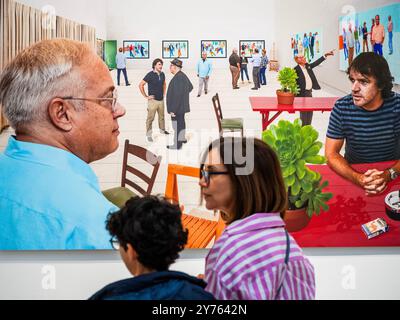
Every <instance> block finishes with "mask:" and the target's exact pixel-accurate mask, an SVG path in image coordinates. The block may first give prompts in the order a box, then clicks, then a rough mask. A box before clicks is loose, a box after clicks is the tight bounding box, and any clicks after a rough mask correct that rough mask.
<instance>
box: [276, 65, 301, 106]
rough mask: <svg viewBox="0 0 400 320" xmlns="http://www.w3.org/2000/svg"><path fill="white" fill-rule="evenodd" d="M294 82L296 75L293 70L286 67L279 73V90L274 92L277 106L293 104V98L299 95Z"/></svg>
mask: <svg viewBox="0 0 400 320" xmlns="http://www.w3.org/2000/svg"><path fill="white" fill-rule="evenodd" d="M296 80H297V73H296V71H295V70H294V69H292V68H289V67H286V68H283V69H282V70H281V71H279V74H278V81H279V82H280V84H281V89H280V90H277V91H276V95H277V97H278V103H279V104H293V102H294V96H295V95H296V94H298V93H299V87H298V86H297V82H296Z"/></svg>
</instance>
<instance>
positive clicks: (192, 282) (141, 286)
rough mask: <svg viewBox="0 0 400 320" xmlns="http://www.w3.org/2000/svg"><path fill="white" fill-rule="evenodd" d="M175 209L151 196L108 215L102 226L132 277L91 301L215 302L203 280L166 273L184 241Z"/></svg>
mask: <svg viewBox="0 0 400 320" xmlns="http://www.w3.org/2000/svg"><path fill="white" fill-rule="evenodd" d="M181 215H182V213H181V211H180V209H179V206H177V205H173V204H171V203H169V202H167V201H166V200H165V199H163V198H160V197H155V196H146V197H143V198H139V197H135V198H131V199H130V200H128V201H127V203H126V206H125V207H124V208H122V209H121V210H120V211H118V212H116V213H113V214H109V215H108V217H107V222H106V223H107V225H106V228H107V230H108V231H109V233H110V234H111V236H112V238H111V240H110V242H111V245H112V247H113V248H114V249H116V250H119V252H120V254H121V258H122V260H123V261H124V263H125V265H126V267H127V268H128V270H129V272H130V273H131V274H132V275H134V278H130V279H126V280H121V281H118V282H115V283H112V284H109V285H107V286H106V287H105V288H103V289H102V290H100V291H99V292H97V293H96V294H94V295H93V296H92V297H91V298H90V300H213V299H214V297H213V295H212V294H210V293H208V292H206V291H205V290H204V288H205V287H206V283H205V282H204V281H203V280H200V279H197V278H195V277H191V276H189V275H187V274H185V273H182V272H175V271H169V270H168V269H169V267H170V265H171V264H173V263H174V262H175V261H176V259H178V258H179V252H180V251H182V250H183V249H184V246H185V244H186V242H187V237H188V231H187V230H184V229H183V226H182V221H181Z"/></svg>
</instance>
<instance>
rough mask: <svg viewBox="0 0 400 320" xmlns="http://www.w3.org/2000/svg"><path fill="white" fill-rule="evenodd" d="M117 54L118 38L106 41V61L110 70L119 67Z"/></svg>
mask: <svg viewBox="0 0 400 320" xmlns="http://www.w3.org/2000/svg"><path fill="white" fill-rule="evenodd" d="M116 55H117V40H106V41H105V42H104V61H105V63H106V65H107V66H108V68H109V69H110V70H112V69H116V68H117V63H116V61H115V56H116Z"/></svg>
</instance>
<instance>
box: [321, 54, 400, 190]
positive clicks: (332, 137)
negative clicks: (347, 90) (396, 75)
mask: <svg viewBox="0 0 400 320" xmlns="http://www.w3.org/2000/svg"><path fill="white" fill-rule="evenodd" d="M348 75H349V79H350V81H351V83H352V88H351V90H352V94H351V95H348V96H346V97H344V98H342V99H340V100H338V101H337V102H336V105H335V107H334V108H333V111H332V114H331V117H330V121H329V127H328V132H327V139H326V145H325V155H326V158H327V160H328V164H329V166H330V167H331V168H332V169H333V170H334V171H336V172H337V173H338V174H339V175H341V176H342V177H344V178H346V179H348V180H350V181H352V182H353V183H355V184H356V185H358V186H360V187H362V188H363V189H365V191H366V194H367V195H375V194H380V193H382V192H383V191H384V190H385V189H386V186H387V183H388V182H389V181H391V180H394V179H396V178H397V177H398V175H399V173H400V161H399V159H400V139H399V135H400V95H399V94H397V93H394V92H392V88H393V77H392V75H391V73H390V70H389V65H388V63H387V62H386V60H385V58H383V57H381V56H379V55H377V54H375V53H373V52H366V53H362V54H360V55H359V56H358V57H357V58H356V59H355V60H354V62H353V63H352V65H351V66H350V67H349V70H348ZM345 141H346V148H345V155H344V157H343V156H342V155H341V154H340V151H341V149H342V147H343V144H344V142H345ZM391 160H396V161H397V162H396V163H395V164H394V165H393V166H392V167H390V168H387V169H386V170H384V171H379V170H376V169H375V168H374V167H373V166H371V168H370V170H368V171H367V172H366V173H364V174H362V173H359V172H356V171H354V170H353V169H352V168H351V166H350V165H351V164H355V163H374V162H383V161H391Z"/></svg>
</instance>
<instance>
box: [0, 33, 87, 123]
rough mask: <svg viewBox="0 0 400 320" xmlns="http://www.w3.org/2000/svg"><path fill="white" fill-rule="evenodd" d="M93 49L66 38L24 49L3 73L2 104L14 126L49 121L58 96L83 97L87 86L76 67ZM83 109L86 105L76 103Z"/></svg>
mask: <svg viewBox="0 0 400 320" xmlns="http://www.w3.org/2000/svg"><path fill="white" fill-rule="evenodd" d="M91 52H92V50H91V49H90V47H88V46H87V45H85V44H83V43H81V42H77V41H72V40H66V39H56V40H45V41H41V42H38V43H36V44H34V45H33V46H31V47H29V48H27V49H25V50H23V51H22V52H21V53H20V54H18V55H17V56H16V57H15V59H14V60H13V61H11V63H10V64H9V65H8V66H7V67H6V68H5V69H4V71H3V72H2V73H1V74H0V104H1V105H2V106H3V111H4V114H5V116H6V117H7V118H8V120H9V122H10V124H11V126H12V127H13V128H17V127H19V126H20V125H25V124H29V123H35V122H39V121H43V120H45V119H46V109H47V106H48V104H49V102H50V101H51V100H52V99H53V98H54V97H57V96H60V95H61V96H69V95H72V96H75V95H81V94H82V93H83V92H84V91H85V89H86V84H85V81H84V80H83V78H82V76H81V74H80V72H79V70H77V68H76V67H77V66H80V65H82V64H83V63H84V61H85V59H84V58H85V57H87V56H88V54H90V53H91ZM74 106H75V107H76V108H77V109H82V108H83V104H74Z"/></svg>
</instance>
